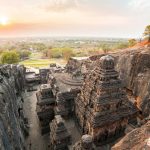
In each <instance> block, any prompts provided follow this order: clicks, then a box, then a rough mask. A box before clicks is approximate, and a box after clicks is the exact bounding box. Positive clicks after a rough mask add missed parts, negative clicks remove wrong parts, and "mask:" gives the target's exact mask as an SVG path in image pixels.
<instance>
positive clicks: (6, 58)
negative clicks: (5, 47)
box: [1, 51, 20, 64]
mask: <svg viewBox="0 0 150 150" xmlns="http://www.w3.org/2000/svg"><path fill="white" fill-rule="evenodd" d="M19 61H20V59H19V54H18V53H17V52H16V51H6V52H3V53H2V55H1V62H2V64H15V63H18V62H19Z"/></svg>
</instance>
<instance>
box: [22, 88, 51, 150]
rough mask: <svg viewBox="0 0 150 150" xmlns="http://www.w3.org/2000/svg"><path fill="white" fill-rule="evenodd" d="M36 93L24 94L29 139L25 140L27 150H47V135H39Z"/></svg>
mask: <svg viewBox="0 0 150 150" xmlns="http://www.w3.org/2000/svg"><path fill="white" fill-rule="evenodd" d="M35 94H36V91H33V92H26V93H25V94H24V113H25V116H26V117H27V118H28V122H29V127H30V128H29V137H28V138H27V140H26V146H27V150H48V149H49V148H48V145H49V135H48V134H47V135H44V136H42V135H41V132H40V126H39V120H38V117H37V114H36V101H37V99H36V95H35Z"/></svg>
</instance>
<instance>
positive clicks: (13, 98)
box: [0, 65, 24, 150]
mask: <svg viewBox="0 0 150 150" xmlns="http://www.w3.org/2000/svg"><path fill="white" fill-rule="evenodd" d="M23 89H24V67H23V66H14V65H5V66H0V149H1V150H22V149H24V135H23V129H24V122H23V115H22V102H23V99H22V96H21V92H22V90H23Z"/></svg>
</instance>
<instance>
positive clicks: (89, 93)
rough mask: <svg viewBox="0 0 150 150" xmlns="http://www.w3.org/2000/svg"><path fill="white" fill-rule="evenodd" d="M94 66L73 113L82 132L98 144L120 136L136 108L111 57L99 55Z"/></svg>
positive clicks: (134, 113)
mask: <svg viewBox="0 0 150 150" xmlns="http://www.w3.org/2000/svg"><path fill="white" fill-rule="evenodd" d="M97 66H98V67H96V68H95V69H94V70H93V71H91V73H90V74H88V75H87V76H86V78H85V81H84V83H83V87H82V89H81V93H80V94H79V95H78V96H77V98H76V100H75V115H76V118H77V123H78V124H79V126H80V129H81V132H82V134H89V135H91V136H92V137H93V140H94V143H95V144H96V145H97V146H98V145H103V144H106V143H109V142H111V141H112V140H114V139H115V138H118V137H120V136H121V135H122V134H123V133H124V130H125V127H126V125H127V123H128V120H129V119H130V118H132V117H134V115H136V113H137V110H136V108H135V107H134V106H133V105H132V104H131V103H130V102H129V100H128V98H127V96H126V93H125V92H124V89H123V86H122V84H121V80H120V79H119V78H118V73H117V71H115V69H114V66H115V65H114V59H113V57H112V56H109V55H107V56H103V57H101V58H100V61H99V65H97Z"/></svg>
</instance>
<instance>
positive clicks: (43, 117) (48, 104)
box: [36, 84, 55, 134]
mask: <svg viewBox="0 0 150 150" xmlns="http://www.w3.org/2000/svg"><path fill="white" fill-rule="evenodd" d="M36 97H37V105H36V111H37V115H38V118H39V120H40V125H41V133H42V134H44V133H47V132H49V123H50V121H51V120H53V118H54V106H55V98H54V96H53V93H52V89H51V86H50V85H49V84H42V85H41V86H40V89H39V91H38V92H37V93H36Z"/></svg>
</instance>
